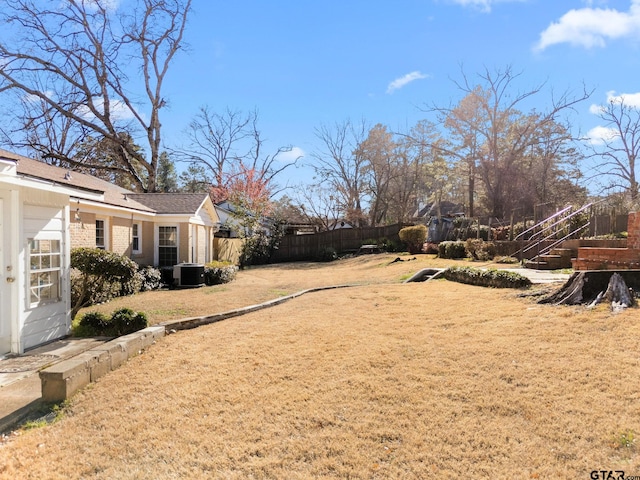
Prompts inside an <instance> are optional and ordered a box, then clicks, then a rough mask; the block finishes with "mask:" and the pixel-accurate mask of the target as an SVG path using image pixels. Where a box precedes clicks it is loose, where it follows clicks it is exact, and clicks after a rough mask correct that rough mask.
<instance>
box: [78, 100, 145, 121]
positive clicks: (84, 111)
mask: <svg viewBox="0 0 640 480" xmlns="http://www.w3.org/2000/svg"><path fill="white" fill-rule="evenodd" d="M93 101H94V103H95V106H96V108H97V109H98V111H102V112H104V100H103V99H102V98H101V97H95V98H94V100H93ZM109 112H110V115H111V119H112V120H131V119H133V118H135V116H134V114H133V112H132V111H131V110H130V109H129V107H127V105H126V104H125V103H124V102H121V101H120V100H112V101H111V103H110V104H109ZM77 114H78V115H80V116H82V117H84V118H88V119H90V118H94V115H93V113H92V112H91V110H89V107H87V106H86V105H81V106H79V107H78V109H77Z"/></svg>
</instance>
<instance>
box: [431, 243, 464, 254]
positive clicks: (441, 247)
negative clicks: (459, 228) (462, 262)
mask: <svg viewBox="0 0 640 480" xmlns="http://www.w3.org/2000/svg"><path fill="white" fill-rule="evenodd" d="M466 256H467V251H466V249H465V244H464V242H440V243H439V244H438V257H440V258H465V257H466Z"/></svg>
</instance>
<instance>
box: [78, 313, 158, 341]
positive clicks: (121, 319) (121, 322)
mask: <svg viewBox="0 0 640 480" xmlns="http://www.w3.org/2000/svg"><path fill="white" fill-rule="evenodd" d="M147 326H149V321H148V320H147V316H146V314H144V313H142V312H134V311H133V310H131V309H130V308H121V309H120V310H116V311H115V312H114V313H113V314H112V315H111V317H108V316H107V315H105V314H104V313H100V312H88V313H85V314H84V315H83V316H82V317H81V318H80V320H79V321H77V322H74V325H73V335H74V336H76V337H102V336H104V337H119V336H121V335H126V334H128V333H133V332H137V331H138V330H142V329H143V328H146V327H147Z"/></svg>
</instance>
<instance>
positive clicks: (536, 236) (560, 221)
mask: <svg viewBox="0 0 640 480" xmlns="http://www.w3.org/2000/svg"><path fill="white" fill-rule="evenodd" d="M592 205H593V204H592V203H588V204H587V205H585V206H583V207H581V208H579V209H578V210H576V211H575V212H571V213H570V214H569V215H566V216H564V217H561V218H559V219H558V220H556V221H555V222H553V223H552V224H550V225H547V226H545V227H543V228H541V229H540V230H538V231H537V232H535V233H534V234H533V235H531V237H529V239H528V241H529V242H531V241H532V240H534V239H535V243H534V244H530V245H528V246H525V247H522V248H521V249H519V250H518V251H517V252H515V253H514V255H513V256H515V257H516V258H519V259H520V260H521V261H522V258H521V257H522V255H523V254H524V253H525V252H528V251H529V250H531V249H533V248H537V249H538V252H537V254H536V256H535V257H534V258H537V259H538V261H539V260H540V256H541V255H545V254H546V253H548V252H549V251H550V250H551V249H552V248H554V247H555V246H556V245H558V244H560V243H562V242H563V241H565V240H567V239H568V238H571V236H573V235H575V234H576V233H578V232H580V231H581V230H584V229H585V228H587V227H588V226H589V225H590V222H587V223H586V224H585V225H583V226H581V227H579V228H577V229H575V230H574V231H572V232H571V233H569V234H567V235H565V236H564V237H562V238H561V239H560V240H558V241H556V242H554V243H552V244H551V245H548V246H547V247H545V248H543V249H542V250H540V243H541V242H543V241H546V240H549V239H550V238H553V236H554V235H555V234H556V231H557V230H554V231H553V232H552V233H551V234H549V235H547V236H545V237H544V238H541V236H542V235H543V234H544V233H545V232H547V231H549V230H550V229H552V228H554V227H557V226H561V225H562V226H564V225H566V224H568V222H569V220H571V219H572V218H573V217H575V216H576V215H578V214H579V213H581V212H583V211H585V210H586V209H588V208H590V207H591V206H592ZM572 208H573V207H572V206H569V207H566V208H563V209H562V210H560V211H558V212H557V213H555V214H553V215H551V216H550V217H548V218H545V219H544V220H542V221H540V222H538V223H537V224H536V225H534V226H533V227H531V228H529V229H527V230H525V231H524V232H522V233H521V234H519V235H518V236H516V237H515V239H517V238H518V237H521V236H523V235H524V234H525V233H527V232H530V231H532V230H535V229H536V228H540V227H541V226H543V225H544V224H545V223H546V222H548V221H549V220H552V219H554V218H558V217H560V216H561V215H562V214H564V213H566V212H567V211H569V210H571V209H572ZM515 239H514V240H515Z"/></svg>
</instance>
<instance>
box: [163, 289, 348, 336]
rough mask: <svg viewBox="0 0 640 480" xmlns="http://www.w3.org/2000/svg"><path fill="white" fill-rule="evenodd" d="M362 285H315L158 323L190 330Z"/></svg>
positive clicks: (168, 330)
mask: <svg viewBox="0 0 640 480" xmlns="http://www.w3.org/2000/svg"><path fill="white" fill-rule="evenodd" d="M359 286H360V285H356V284H354V285H332V286H328V287H314V288H309V289H307V290H301V291H299V292H296V293H292V294H291V295H287V296H285V297H280V298H276V299H274V300H269V301H267V302H264V303H259V304H257V305H250V306H248V307H242V308H237V309H235V310H229V311H227V312H222V313H216V314H214V315H206V316H204V317H191V318H183V319H180V320H170V321H168V322H162V323H159V324H158V325H162V326H163V327H165V328H166V329H167V332H171V331H172V330H176V331H177V330H188V329H191V328H196V327H200V326H202V325H209V324H211V323H216V322H220V321H222V320H226V319H228V318H232V317H238V316H240V315H245V314H247V313H251V312H256V311H258V310H262V309H263V308H269V307H274V306H276V305H280V304H281V303H284V302H287V301H289V300H292V299H294V298H297V297H300V296H302V295H305V294H307V293H313V292H320V291H322V290H333V289H336V288H349V287H359Z"/></svg>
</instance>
